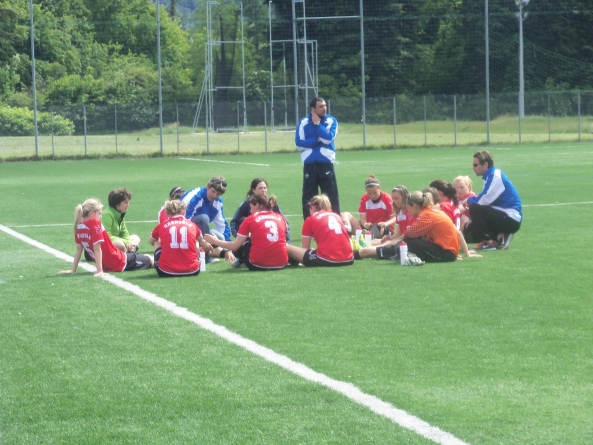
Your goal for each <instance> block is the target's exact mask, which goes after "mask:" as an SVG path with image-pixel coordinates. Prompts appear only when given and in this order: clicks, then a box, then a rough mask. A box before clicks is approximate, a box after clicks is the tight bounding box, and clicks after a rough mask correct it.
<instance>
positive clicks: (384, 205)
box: [358, 192, 393, 224]
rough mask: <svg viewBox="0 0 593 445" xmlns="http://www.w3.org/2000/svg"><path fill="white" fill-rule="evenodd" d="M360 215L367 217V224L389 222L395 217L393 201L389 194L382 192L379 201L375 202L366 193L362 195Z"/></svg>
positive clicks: (359, 207) (359, 208)
mask: <svg viewBox="0 0 593 445" xmlns="http://www.w3.org/2000/svg"><path fill="white" fill-rule="evenodd" d="M358 213H360V214H361V215H366V219H367V222H370V223H372V224H378V223H380V222H385V221H388V220H389V219H391V218H392V217H393V199H392V198H391V196H389V195H388V194H387V193H385V192H381V196H380V197H379V199H378V200H377V201H373V200H372V199H371V197H370V196H369V195H368V194H367V193H365V194H364V195H362V198H360V205H359V206H358Z"/></svg>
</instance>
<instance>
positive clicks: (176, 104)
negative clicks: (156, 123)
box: [175, 102, 179, 156]
mask: <svg viewBox="0 0 593 445" xmlns="http://www.w3.org/2000/svg"><path fill="white" fill-rule="evenodd" d="M175 109H176V111H177V156H179V104H178V103H177V102H176V103H175Z"/></svg>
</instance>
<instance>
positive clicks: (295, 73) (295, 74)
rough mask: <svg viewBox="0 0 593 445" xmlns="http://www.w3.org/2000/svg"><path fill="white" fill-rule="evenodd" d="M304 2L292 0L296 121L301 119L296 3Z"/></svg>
mask: <svg viewBox="0 0 593 445" xmlns="http://www.w3.org/2000/svg"><path fill="white" fill-rule="evenodd" d="M297 2H298V3H302V2H303V0H292V59H293V62H294V65H293V69H292V70H293V72H294V119H295V123H297V122H298V121H299V78H298V73H297V66H298V60H297V32H296V6H295V4H296V3H297Z"/></svg>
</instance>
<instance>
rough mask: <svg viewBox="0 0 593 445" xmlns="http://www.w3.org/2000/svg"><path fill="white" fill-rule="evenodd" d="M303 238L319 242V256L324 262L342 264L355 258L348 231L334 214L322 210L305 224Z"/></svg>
mask: <svg viewBox="0 0 593 445" xmlns="http://www.w3.org/2000/svg"><path fill="white" fill-rule="evenodd" d="M302 234H303V238H313V239H315V241H316V242H317V250H316V252H317V256H318V257H319V258H321V259H322V260H326V261H332V262H335V263H342V262H346V261H351V260H352V258H353V257H354V255H353V253H352V245H351V244H350V237H349V236H348V231H347V230H346V227H344V224H343V223H342V221H341V219H340V218H339V217H338V215H336V214H335V213H333V212H328V211H327V210H320V211H319V212H315V213H314V214H313V215H311V216H310V217H309V218H307V219H306V220H305V222H304V223H303V230H302Z"/></svg>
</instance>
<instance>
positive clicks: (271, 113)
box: [268, 0, 274, 131]
mask: <svg viewBox="0 0 593 445" xmlns="http://www.w3.org/2000/svg"><path fill="white" fill-rule="evenodd" d="M268 26H269V28H270V115H271V118H272V119H271V127H272V131H274V65H273V64H272V0H270V1H269V2H268Z"/></svg>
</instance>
